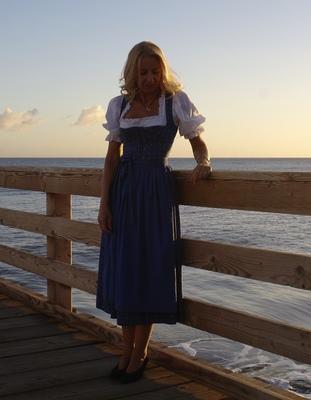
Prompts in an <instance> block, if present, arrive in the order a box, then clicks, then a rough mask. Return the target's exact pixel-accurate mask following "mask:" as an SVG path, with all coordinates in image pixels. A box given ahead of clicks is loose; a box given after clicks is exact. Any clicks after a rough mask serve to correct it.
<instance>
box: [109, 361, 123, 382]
mask: <svg viewBox="0 0 311 400" xmlns="http://www.w3.org/2000/svg"><path fill="white" fill-rule="evenodd" d="M126 368H127V367H125V368H122V369H119V363H118V364H117V365H116V366H115V367H113V368H112V370H111V371H110V374H109V375H108V376H109V378H111V379H119V378H121V377H122V376H123V375H124V374H125V372H126Z"/></svg>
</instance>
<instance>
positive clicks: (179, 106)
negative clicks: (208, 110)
mask: <svg viewBox="0 0 311 400" xmlns="http://www.w3.org/2000/svg"><path fill="white" fill-rule="evenodd" d="M173 112H174V114H175V116H176V117H175V118H176V120H177V123H178V127H179V133H180V135H181V136H184V138H185V139H192V138H194V137H196V136H198V135H200V133H202V132H204V127H203V123H204V122H205V117H204V116H203V115H202V114H200V113H199V112H198V110H197V108H196V106H195V105H194V104H193V103H192V101H191V100H190V99H189V97H188V95H187V94H186V93H185V92H183V91H179V92H177V93H176V94H175V96H174V97H173Z"/></svg>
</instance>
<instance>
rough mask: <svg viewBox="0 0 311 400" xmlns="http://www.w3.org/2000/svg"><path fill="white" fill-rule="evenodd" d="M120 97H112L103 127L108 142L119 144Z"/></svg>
mask: <svg viewBox="0 0 311 400" xmlns="http://www.w3.org/2000/svg"><path fill="white" fill-rule="evenodd" d="M121 102H122V96H117V97H113V98H112V99H111V100H110V102H109V104H108V107H107V112H106V121H107V122H105V123H103V124H102V125H103V127H104V128H105V129H107V130H108V131H109V134H108V135H107V136H106V139H105V140H107V141H108V142H112V141H115V142H121V137H120V110H121Z"/></svg>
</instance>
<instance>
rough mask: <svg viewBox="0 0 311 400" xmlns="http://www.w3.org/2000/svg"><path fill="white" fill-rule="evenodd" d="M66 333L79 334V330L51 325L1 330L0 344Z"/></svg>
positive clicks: (66, 326)
mask: <svg viewBox="0 0 311 400" xmlns="http://www.w3.org/2000/svg"><path fill="white" fill-rule="evenodd" d="M64 332H77V328H73V327H69V326H68V325H62V324H53V323H50V324H45V325H35V326H24V327H19V328H18V329H16V328H7V329H0V343H6V342H14V341H16V340H23V339H32V338H38V337H48V336H56V335H63V334H64Z"/></svg>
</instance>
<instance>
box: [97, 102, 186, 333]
mask: <svg viewBox="0 0 311 400" xmlns="http://www.w3.org/2000/svg"><path fill="white" fill-rule="evenodd" d="M123 106H124V104H123ZM166 117H167V124H166V126H153V127H149V128H142V127H137V128H129V129H121V137H122V141H123V143H124V150H123V155H122V157H121V158H120V162H119V164H118V167H117V170H116V173H115V175H114V179H113V182H112V185H111V189H110V198H109V203H110V208H111V212H112V232H106V233H103V234H102V236H101V245H100V256H99V269H98V282H97V296H96V307H97V308H99V309H102V310H104V311H105V312H107V313H109V314H110V315H111V318H116V319H117V323H118V324H119V325H137V324H147V323H153V322H158V323H168V324H174V323H176V322H177V321H179V320H180V318H181V301H182V294H181V263H180V253H181V251H180V217H179V208H178V203H177V200H176V187H175V182H174V179H173V175H172V168H171V166H169V165H168V163H167V156H168V153H169V151H170V148H171V146H172V144H173V141H174V138H175V135H176V132H177V127H176V126H175V124H174V121H173V117H172V98H171V97H169V96H167V97H166Z"/></svg>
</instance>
